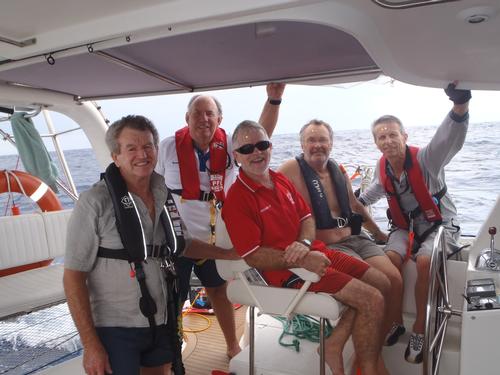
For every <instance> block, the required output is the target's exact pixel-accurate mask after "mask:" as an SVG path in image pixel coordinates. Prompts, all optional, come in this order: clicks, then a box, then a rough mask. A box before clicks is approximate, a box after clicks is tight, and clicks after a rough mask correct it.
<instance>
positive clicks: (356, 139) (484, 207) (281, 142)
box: [0, 123, 500, 235]
mask: <svg viewBox="0 0 500 375" xmlns="http://www.w3.org/2000/svg"><path fill="white" fill-rule="evenodd" d="M436 128H437V125H436V126H429V127H413V128H409V129H407V131H408V135H409V140H408V143H409V144H412V145H416V146H424V145H425V144H426V143H427V142H428V141H429V140H430V139H431V137H432V135H433V134H434V132H435V130H436ZM272 141H273V157H272V161H271V167H272V168H276V167H277V166H279V165H280V164H281V163H282V162H283V161H284V160H287V159H290V158H293V157H294V156H296V155H298V154H299V153H300V152H301V149H300V143H299V139H298V135H297V134H277V135H275V136H273V139H272ZM332 157H333V158H335V159H336V160H337V161H338V162H340V163H343V164H344V165H346V166H347V167H348V171H349V172H350V173H351V174H352V173H354V171H355V168H356V167H357V166H358V165H363V166H374V165H375V163H376V160H377V159H378V158H379V157H380V152H379V151H378V150H377V148H376V147H375V144H374V143H373V138H372V136H371V133H370V131H369V130H345V131H338V132H335V135H334V145H333V151H332ZM53 158H54V160H55V159H56V158H55V156H53ZM66 158H67V162H68V164H69V167H70V170H71V171H72V174H73V179H74V182H75V184H76V186H77V189H78V191H79V192H81V191H84V190H86V189H88V188H89V187H90V186H92V184H93V183H95V182H96V181H98V179H99V173H100V172H101V170H100V168H99V166H98V163H97V161H96V159H95V157H94V155H93V153H92V150H90V149H86V150H69V151H66ZM499 160H500V123H482V124H471V125H470V126H469V132H468V134H467V138H466V142H465V144H464V147H463V148H462V150H461V151H460V152H459V153H458V154H457V155H456V156H455V158H454V159H453V160H452V161H451V162H450V163H449V165H448V166H447V167H446V169H445V170H446V180H447V185H448V191H449V192H450V193H451V195H452V197H453V199H454V201H455V205H456V206H457V209H458V215H459V220H460V223H461V227H462V233H463V234H466V235H474V234H476V233H477V231H478V230H479V227H480V225H481V223H482V221H483V220H484V219H485V218H486V216H487V214H488V212H489V210H490V209H491V207H492V206H493V204H494V202H495V200H496V198H497V196H498V194H499V193H500V168H499V166H498V165H499ZM18 163H19V164H18ZM16 166H17V168H18V169H20V168H21V169H22V165H21V164H20V162H19V161H18V158H17V156H16V155H9V156H0V169H16ZM59 197H60V199H61V201H62V203H63V205H64V206H65V207H67V208H70V207H72V205H73V202H72V200H71V199H70V198H69V197H67V196H65V195H64V194H61V193H59ZM8 199H9V198H8V195H7V194H2V195H0V216H1V215H5V214H9V212H8V210H6V202H7V200H8ZM15 201H16V203H17V204H18V205H19V206H20V207H21V211H22V212H29V211H30V210H33V209H36V207H34V205H33V204H32V203H31V202H30V201H29V199H25V198H24V197H22V196H21V195H18V194H15ZM386 208H387V203H386V201H385V199H382V200H381V201H379V202H378V203H377V204H376V205H375V206H374V210H373V215H374V217H375V220H376V221H377V222H378V223H379V224H380V225H381V226H382V228H383V229H385V228H386V225H387V224H386V223H387V221H386V218H385V209H386Z"/></svg>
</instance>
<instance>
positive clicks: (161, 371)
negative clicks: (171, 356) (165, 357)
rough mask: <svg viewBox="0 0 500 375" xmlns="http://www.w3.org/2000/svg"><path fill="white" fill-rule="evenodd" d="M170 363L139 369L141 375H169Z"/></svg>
mask: <svg viewBox="0 0 500 375" xmlns="http://www.w3.org/2000/svg"><path fill="white" fill-rule="evenodd" d="M171 365H172V364H171V363H167V364H166V365H163V366H158V367H141V375H170V374H171V372H170V368H171V367H172V366H171Z"/></svg>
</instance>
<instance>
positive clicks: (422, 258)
mask: <svg viewBox="0 0 500 375" xmlns="http://www.w3.org/2000/svg"><path fill="white" fill-rule="evenodd" d="M416 263H417V281H416V283H415V305H416V308H417V316H416V318H415V323H414V324H413V332H415V333H424V329H425V315H426V311H425V310H426V306H427V293H428V290H429V267H430V264H431V258H430V256H428V255H419V256H417V260H416Z"/></svg>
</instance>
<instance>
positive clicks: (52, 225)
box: [42, 210, 72, 258]
mask: <svg viewBox="0 0 500 375" xmlns="http://www.w3.org/2000/svg"><path fill="white" fill-rule="evenodd" d="M71 212H72V210H64V211H53V212H45V213H44V214H43V215H42V216H43V222H44V224H45V233H46V234H47V243H48V246H49V254H50V257H51V258H57V257H62V256H64V252H65V249H66V231H67V228H68V221H69V218H70V216H71Z"/></svg>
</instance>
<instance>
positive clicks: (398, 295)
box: [386, 250, 404, 324]
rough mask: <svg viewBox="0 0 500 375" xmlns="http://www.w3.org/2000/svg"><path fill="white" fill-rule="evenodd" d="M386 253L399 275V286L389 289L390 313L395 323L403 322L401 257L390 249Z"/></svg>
mask: <svg viewBox="0 0 500 375" xmlns="http://www.w3.org/2000/svg"><path fill="white" fill-rule="evenodd" d="M386 254H387V256H388V257H389V259H390V260H391V262H392V264H394V266H395V267H396V268H397V269H398V271H399V275H400V280H401V288H399V289H397V290H396V289H395V290H394V291H391V293H392V294H393V297H392V300H391V302H392V304H393V305H392V309H393V310H392V313H393V317H394V321H395V322H396V323H399V324H403V293H404V282H403V277H402V272H403V259H402V258H401V255H399V254H398V253H397V252H395V251H392V250H389V251H387V252H386ZM391 281H392V280H391Z"/></svg>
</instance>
